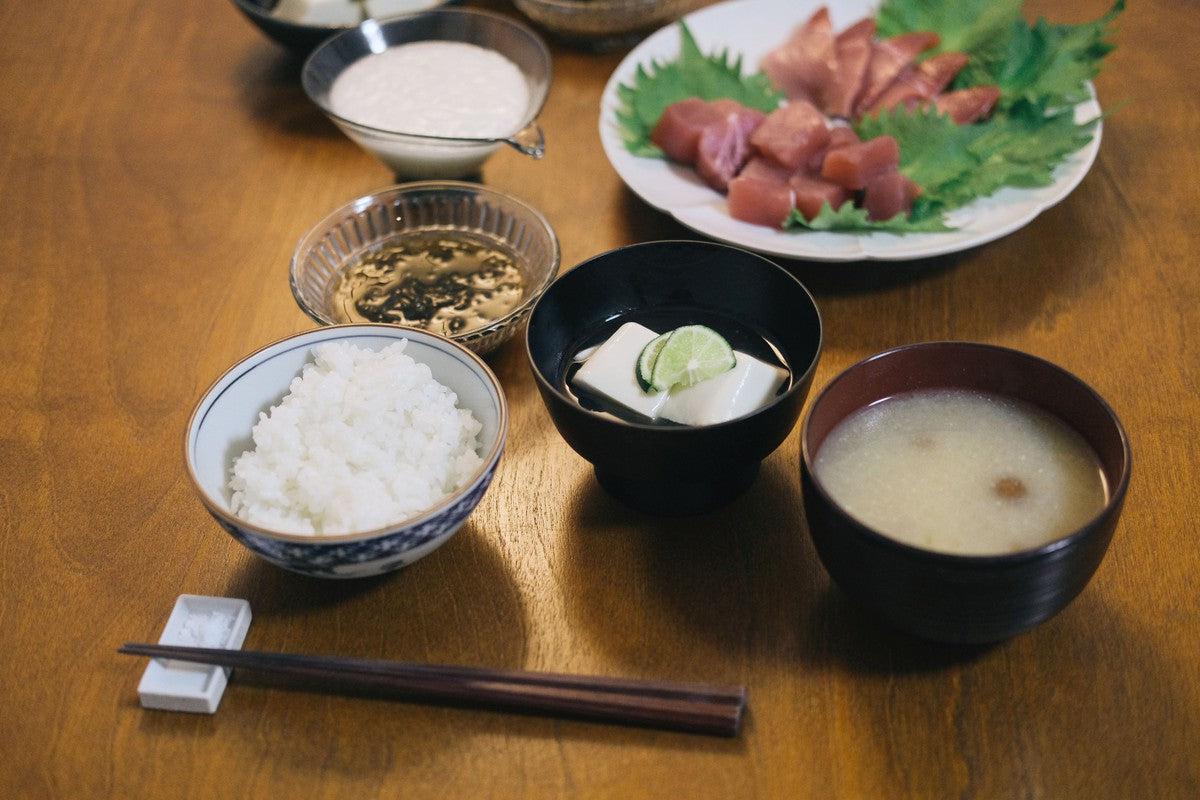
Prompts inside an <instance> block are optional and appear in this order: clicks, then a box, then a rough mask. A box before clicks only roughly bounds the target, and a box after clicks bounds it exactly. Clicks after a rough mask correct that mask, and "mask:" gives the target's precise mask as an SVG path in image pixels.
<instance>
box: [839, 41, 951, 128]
mask: <svg viewBox="0 0 1200 800" xmlns="http://www.w3.org/2000/svg"><path fill="white" fill-rule="evenodd" d="M939 41H941V38H940V37H939V36H938V35H937V34H936V33H930V32H917V33H903V34H901V35H899V36H893V37H892V38H890V39H884V40H883V41H881V42H875V44H874V46H873V48H872V50H871V64H870V66H868V67H867V77H866V81H865V85H864V87H863V91H862V94H861V95H860V96H859V99H858V104H857V105H856V106H855V113H857V114H860V115H861V114H862V113H863V112H864V111H866V110H867V109H868V108H870V107H871V106H873V105H874V104H875V101H876V100H878V99H879V98H880V96H881V95H882V94H883V93H884V92H885V91H887V88H888V87H889V86H891V85H892V81H894V80H896V76H897V75H899V74H900V72H901V71H902V70H903V69H904V68H905V67H907V66H908V65H909V64H911V63H912V62H913V61H914V60H915V59H916V57H917V56H919V55H920V54H921V53H923V52H925V51H926V50H928V49H929V48H931V47H934V46H936V45H937V43H938V42H939Z"/></svg>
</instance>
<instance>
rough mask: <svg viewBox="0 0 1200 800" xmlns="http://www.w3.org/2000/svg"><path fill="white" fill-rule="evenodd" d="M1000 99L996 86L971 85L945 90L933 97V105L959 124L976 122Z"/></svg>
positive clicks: (989, 111) (998, 89) (990, 110)
mask: <svg viewBox="0 0 1200 800" xmlns="http://www.w3.org/2000/svg"><path fill="white" fill-rule="evenodd" d="M999 99H1000V88H999V87H998V86H972V87H971V88H970V89H959V90H958V91H955V92H947V93H946V94H941V95H938V96H937V97H935V98H934V99H933V105H934V106H935V107H936V108H937V110H938V111H939V112H941V113H943V114H948V115H950V119H952V120H954V121H955V122H956V123H958V124H959V125H967V124H969V123H971V122H977V121H978V120H981V119H983V118H984V117H986V116H987V115H988V114H990V113H992V108H993V107H994V106H995V105H996V102H997V101H998V100H999Z"/></svg>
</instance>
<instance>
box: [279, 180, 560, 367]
mask: <svg viewBox="0 0 1200 800" xmlns="http://www.w3.org/2000/svg"><path fill="white" fill-rule="evenodd" d="M442 231H447V232H448V231H463V232H465V233H469V234H471V235H472V237H473V238H476V239H481V240H484V241H489V242H494V243H495V244H496V245H498V246H499V247H500V248H501V249H503V250H506V251H508V252H510V253H511V254H512V255H513V256H514V257H515V259H516V261H517V262H518V266H519V268H520V269H521V271H522V273H523V279H524V285H525V293H524V295H523V296H522V298H521V302H520V303H519V304H518V305H517V306H516V307H515V308H513V309H512V310H511V311H510V312H509V313H508V314H506V315H504V316H503V317H500V318H499V319H496V320H493V321H492V322H489V323H488V324H487V325H484V326H481V327H477V328H472V329H469V330H465V331H463V332H461V333H456V334H453V335H451V336H450V337H449V338H451V339H453V340H454V341H456V342H458V343H459V344H462V345H464V346H466V347H468V348H470V349H471V350H474V351H475V352H476V353H480V354H482V353H487V352H490V351H491V350H494V349H495V348H496V347H498V346H499V345H500V344H502V343H503V342H505V341H506V340H507V339H509V338H510V337H511V336H512V335H513V334H514V333H516V332H517V331H518V330H519V329H520V327H521V324H522V323H523V322H524V321H525V319H526V317H528V316H529V311H530V309H532V308H533V304H534V302H536V301H537V299H538V298H539V297H541V295H542V292H544V291H545V290H546V287H547V286H549V285H550V282H551V281H552V280H554V276H555V275H556V274H557V273H558V265H559V260H560V253H559V247H558V237H556V236H555V235H554V229H553V228H551V227H550V223H549V222H547V221H546V218H545V217H544V216H542V214H541V213H540V212H538V211H536V210H535V209H534V208H532V207H531V206H529V205H526V204H525V203H523V202H522V201H520V200H518V199H516V198H515V197H512V196H511V195H507V194H504V193H503V192H498V191H496V190H494V189H489V188H487V187H484V186H480V185H478V184H473V183H462V182H458V181H421V182H417V183H408V184H402V185H399V186H390V187H387V188H385V189H380V190H379V191H376V192H372V193H371V194H368V195H364V196H363V197H360V198H358V199H357V200H354V201H352V202H350V203H347V204H346V205H344V206H342V207H341V208H339V209H338V210H337V211H334V212H333V213H332V214H330V215H329V216H327V217H326V218H325V219H323V220H321V222H319V223H317V225H316V226H315V227H314V228H313V229H312V230H311V231H309V232H308V233H307V234H306V235H305V236H304V237H303V238H302V239H301V240H300V243H299V244H298V245H297V246H296V252H295V254H294V255H293V256H292V264H291V271H290V283H291V287H292V294H293V295H294V296H295V298H296V303H297V304H298V305H299V306H300V308H301V310H302V311H304V313H305V314H308V316H310V317H312V318H313V319H314V320H316V321H317V322H319V323H320V324H322V325H332V324H338V323H342V322H345V320H344V319H343V318H341V317H339V315H337V313H336V312H335V310H334V307H333V296H334V291H335V289H336V287H337V284H338V281H339V279H340V278H341V276H342V274H343V272H344V271H345V270H346V269H347V268H348V267H350V266H351V265H353V264H354V263H355V262H356V261H358V260H359V259H360V258H361V257H362V256H363V255H364V254H366V253H368V252H371V251H373V250H377V249H379V248H381V247H383V246H385V245H387V244H390V243H393V242H396V241H398V240H399V239H400V238H402V237H404V236H406V235H413V234H425V233H437V232H442Z"/></svg>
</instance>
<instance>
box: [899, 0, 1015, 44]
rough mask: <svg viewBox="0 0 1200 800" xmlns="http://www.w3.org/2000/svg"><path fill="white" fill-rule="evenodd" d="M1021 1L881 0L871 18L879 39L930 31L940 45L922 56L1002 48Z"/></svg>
mask: <svg viewBox="0 0 1200 800" xmlns="http://www.w3.org/2000/svg"><path fill="white" fill-rule="evenodd" d="M1021 2H1022V0H885V2H884V3H883V5H882V6H880V7H879V11H878V12H876V14H875V21H876V24H877V29H878V32H879V33H878V35H879V37H880V38H887V37H890V36H897V35H899V34H902V33H911V32H913V31H934V32H936V33H937V35H938V36H939V37H941V41H940V42H939V43H938V46H937V47H935V48H933V49H931V50H930V51H929V52H928V53H927V54H926V55H933V54H935V53H943V52H949V51H958V52H960V53H971V54H977V53H983V52H987V51H990V50H992V49H999V48H1002V47H1003V46H1004V45H1005V43H1006V38H1007V37H1008V36H1009V35H1010V34H1011V32H1012V28H1013V25H1014V24H1016V23H1017V22H1018V21H1020V19H1021Z"/></svg>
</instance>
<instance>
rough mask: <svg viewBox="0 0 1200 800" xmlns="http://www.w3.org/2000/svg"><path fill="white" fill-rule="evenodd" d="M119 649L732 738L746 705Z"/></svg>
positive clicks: (688, 687) (550, 680) (583, 680)
mask: <svg viewBox="0 0 1200 800" xmlns="http://www.w3.org/2000/svg"><path fill="white" fill-rule="evenodd" d="M117 652H118V653H123V654H125V655H138V656H150V657H151V658H171V659H176V660H179V661H192V662H196V663H201V664H214V665H216V666H221V667H236V668H239V669H249V670H255V671H258V672H265V673H270V674H274V675H287V676H291V677H297V678H310V679H314V680H316V681H318V682H319V684H323V685H324V687H327V688H331V689H334V688H336V689H357V690H366V691H375V692H386V693H388V694H392V695H394V696H399V697H403V698H406V699H415V700H430V701H440V702H447V703H454V704H460V705H466V706H487V707H496V708H504V709H508V710H512V711H520V712H527V713H536V714H543V715H547V716H556V717H577V718H583V719H591V720H596V721H601V722H613V723H618V724H625V725H639V726H643V727H650V728H662V729H665V730H675V731H685V732H688V733H703V734H709V735H715V736H736V735H737V733H738V730H739V728H740V727H741V724H742V715H743V713H744V711H745V709H746V689H745V687H743V686H714V685H710V684H704V683H671V682H664V681H640V680H626V679H621V678H604V677H593V676H581V675H562V674H556V673H550V672H520V671H509V670H493V669H483V668H479V667H458V666H450V665H442V664H413V663H408V662H402V661H376V660H367V659H358V658H338V657H333V656H309V655H299V654H295V653H268V652H256V651H253V650H222V649H218V648H210V647H179V646H174V645H161V644H138V643H134V642H127V643H126V644H124V645H123V646H121V647H120V648H118V649H117Z"/></svg>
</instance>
